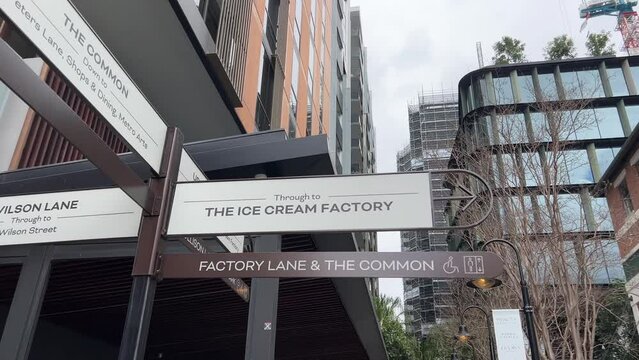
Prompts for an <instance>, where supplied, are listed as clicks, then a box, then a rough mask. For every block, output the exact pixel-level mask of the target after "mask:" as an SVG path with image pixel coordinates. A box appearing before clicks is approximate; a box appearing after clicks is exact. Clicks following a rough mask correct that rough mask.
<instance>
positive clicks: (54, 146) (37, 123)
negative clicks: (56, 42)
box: [17, 69, 129, 169]
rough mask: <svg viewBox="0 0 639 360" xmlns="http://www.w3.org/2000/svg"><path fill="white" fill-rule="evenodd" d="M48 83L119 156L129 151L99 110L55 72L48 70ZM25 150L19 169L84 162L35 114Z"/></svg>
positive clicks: (65, 141) (75, 150)
mask: <svg viewBox="0 0 639 360" xmlns="http://www.w3.org/2000/svg"><path fill="white" fill-rule="evenodd" d="M46 71H47V75H46V83H47V84H48V85H49V86H50V87H51V89H53V91H55V92H56V94H58V96H60V98H61V99H62V100H64V102H66V103H67V104H68V105H69V107H71V108H72V109H73V111H75V112H76V113H77V114H78V115H79V116H80V117H81V118H82V120H83V121H84V122H85V123H87V125H89V127H91V129H93V131H95V133H96V134H98V135H99V136H100V137H101V138H102V140H104V142H105V143H106V144H107V145H109V147H110V148H111V149H113V151H115V152H116V153H124V152H128V151H129V149H128V148H127V147H126V145H125V144H124V142H123V141H122V140H120V138H119V136H118V135H117V134H115V133H114V132H113V131H112V130H111V129H110V128H109V127H108V126H107V124H106V122H105V121H104V119H102V117H101V116H100V115H98V113H97V111H95V109H94V108H93V107H92V106H91V105H90V104H89V103H88V102H87V101H86V100H84V98H82V97H81V96H80V94H78V92H77V91H76V90H75V89H74V88H73V87H71V86H69V85H68V84H67V83H66V82H65V81H64V80H63V79H62V78H61V77H60V76H59V75H58V74H57V73H56V72H55V71H53V70H51V69H48V70H46ZM26 131H28V135H27V137H26V139H25V143H24V148H23V149H22V151H21V154H20V156H19V159H20V160H19V163H18V166H17V168H20V169H21V168H28V167H33V166H41V165H50V164H57V163H61V162H67V161H74V160H81V159H84V155H82V153H80V151H79V150H78V149H76V148H75V146H73V145H72V144H71V143H69V141H68V140H66V139H65V138H63V137H62V135H60V133H58V131H57V130H56V129H54V128H53V127H52V126H51V125H49V123H48V122H47V121H46V120H44V119H43V118H42V117H41V116H40V115H37V114H35V116H34V119H33V122H32V123H31V126H30V127H29V128H28V129H27V130H26Z"/></svg>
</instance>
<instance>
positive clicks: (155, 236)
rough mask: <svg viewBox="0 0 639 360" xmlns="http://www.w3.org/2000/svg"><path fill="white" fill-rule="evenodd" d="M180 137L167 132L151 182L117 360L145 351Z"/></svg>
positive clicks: (175, 132) (131, 359) (139, 357)
mask: <svg viewBox="0 0 639 360" xmlns="http://www.w3.org/2000/svg"><path fill="white" fill-rule="evenodd" d="M182 143H183V136H182V133H181V132H180V131H179V130H178V129H177V128H170V129H169V130H168V131H167V136H166V142H165V149H164V154H163V157H162V166H161V169H160V177H159V178H154V179H151V180H150V183H149V188H150V191H152V192H153V194H155V203H154V204H153V210H152V213H151V214H150V215H148V216H144V217H143V219H142V225H141V227H140V234H139V238H138V247H137V251H136V255H135V261H134V263H133V286H132V289H131V298H130V299H129V306H128V309H127V317H126V322H125V325H124V333H123V334H122V343H121V345H120V355H119V359H120V360H142V359H144V352H145V350H146V340H147V335H148V332H149V323H150V320H151V312H152V310H153V300H154V298H155V288H156V285H157V281H158V278H157V275H158V273H159V262H160V260H161V259H160V258H159V254H160V247H161V242H162V238H163V237H164V236H165V235H166V228H167V225H168V219H169V215H170V213H171V211H170V210H171V201H172V199H173V193H174V190H175V183H176V181H177V178H178V171H179V166H180V155H181V152H182Z"/></svg>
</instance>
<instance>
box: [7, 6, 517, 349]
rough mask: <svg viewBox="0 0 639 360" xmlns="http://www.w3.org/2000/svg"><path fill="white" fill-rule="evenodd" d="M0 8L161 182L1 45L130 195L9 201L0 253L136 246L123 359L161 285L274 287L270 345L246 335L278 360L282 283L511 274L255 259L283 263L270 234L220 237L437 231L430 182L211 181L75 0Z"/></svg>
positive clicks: (68, 133)
mask: <svg viewBox="0 0 639 360" xmlns="http://www.w3.org/2000/svg"><path fill="white" fill-rule="evenodd" d="M0 10H2V13H3V15H4V17H6V18H7V19H9V20H10V21H11V22H12V23H13V24H14V25H15V26H16V28H18V29H19V30H20V31H21V32H22V33H23V34H24V35H25V36H26V38H28V39H29V40H30V41H32V42H33V44H34V46H35V47H36V48H37V49H38V50H39V52H40V53H41V54H42V55H43V56H44V57H45V58H46V59H47V62H48V63H49V64H50V65H52V66H53V67H54V68H56V69H57V71H59V72H60V73H61V74H62V75H63V76H64V77H65V78H66V79H67V80H68V82H69V83H70V84H71V85H72V86H73V87H75V88H76V89H77V90H78V92H79V93H80V94H81V95H82V96H84V98H86V100H87V101H88V102H90V103H91V105H92V106H93V107H94V108H95V109H96V110H97V111H98V112H99V113H100V115H101V116H102V117H103V118H104V119H105V120H106V121H107V122H108V123H109V124H110V126H111V127H112V128H113V129H114V130H115V131H116V132H117V133H119V134H120V135H121V136H122V137H123V139H124V140H125V141H126V143H127V144H128V145H129V147H130V148H131V149H133V150H134V151H135V152H136V153H138V154H139V155H140V156H141V157H142V159H144V161H145V162H146V163H148V165H149V166H150V168H151V169H153V170H154V171H155V174H156V176H154V177H153V178H152V179H150V180H149V181H148V184H147V183H145V182H144V181H143V180H142V179H140V178H139V177H138V176H137V175H136V174H135V173H134V172H133V171H132V170H131V169H130V168H128V167H126V165H124V164H123V163H122V162H121V160H120V159H119V158H118V157H117V155H116V154H114V153H113V151H112V150H111V149H109V148H108V146H107V145H106V144H105V143H104V142H103V141H102V140H101V139H100V138H99V137H97V135H96V134H95V133H94V132H92V131H91V129H90V128H88V126H87V125H86V124H85V123H84V122H83V121H82V119H81V118H79V116H77V114H75V113H74V112H73V110H71V109H70V108H69V107H68V106H67V105H66V104H65V103H64V102H63V101H62V100H61V99H60V98H59V97H58V96H57V95H56V94H55V93H53V92H52V91H51V89H50V88H49V87H48V86H47V85H46V84H44V83H43V82H42V81H41V80H40V79H39V78H38V77H37V76H36V75H35V74H33V72H32V71H31V70H30V69H28V67H27V66H26V65H24V62H23V61H22V59H20V58H19V56H18V55H17V54H16V53H15V52H14V51H13V50H12V49H11V48H10V47H9V45H8V44H7V43H6V42H5V41H3V40H2V39H0V79H1V80H2V81H4V82H5V83H6V84H7V86H8V87H9V88H11V89H12V90H13V91H14V92H15V93H16V94H17V95H18V96H20V97H21V98H22V99H23V100H24V101H25V102H26V103H27V104H28V105H29V106H31V107H32V108H33V110H34V111H35V112H37V113H38V114H40V115H41V116H42V117H43V118H45V119H46V120H47V121H49V122H50V123H51V124H52V126H53V127H55V128H56V129H57V130H58V131H59V132H60V133H61V134H62V135H63V136H64V137H66V138H67V139H68V140H69V141H70V142H71V143H72V144H73V145H74V146H76V147H77V148H78V149H80V151H81V152H82V153H83V154H85V155H86V156H87V158H88V159H89V160H90V161H92V162H93V163H94V164H95V165H96V166H97V167H98V168H99V169H100V170H101V171H103V172H104V173H105V174H107V175H108V176H109V177H110V178H111V179H112V180H113V182H114V183H115V184H117V185H118V186H119V187H120V189H117V188H112V189H98V190H84V191H69V192H60V193H48V194H39V195H24V196H12V197H4V198H0V245H7V244H28V243H38V242H58V241H71V240H85V239H101V238H120V237H134V236H136V235H138V247H137V252H136V256H135V262H134V265H133V277H134V281H133V286H132V290H131V298H130V301H129V305H128V311H127V320H126V324H125V330H124V334H123V340H122V344H121V347H120V359H127V360H128V359H143V358H144V350H145V345H146V336H147V333H148V327H149V321H150V314H151V310H152V308H153V301H154V293H155V287H156V283H157V281H158V278H159V277H158V275H161V276H163V277H166V278H223V279H224V278H227V279H226V280H225V281H227V283H229V285H231V287H232V288H234V289H235V290H236V291H238V290H237V289H239V292H238V293H240V292H241V291H242V289H245V290H246V292H245V295H247V294H248V287H246V285H245V284H244V283H243V282H242V280H240V278H241V277H253V278H272V279H262V280H261V281H257V280H256V281H255V282H254V284H263V285H264V287H263V289H261V290H259V291H258V293H264V294H266V292H269V295H268V296H264V298H266V299H267V300H268V299H270V300H268V301H266V302H263V301H262V302H260V299H259V298H257V297H256V298H253V299H252V300H251V305H250V314H251V315H250V318H251V319H255V321H254V322H255V323H259V322H260V321H261V322H262V324H263V331H269V332H271V333H270V335H269V336H266V337H264V336H261V337H260V336H257V335H259V334H257V333H253V332H251V331H250V330H249V337H250V336H251V335H250V334H253V335H256V336H257V337H256V338H255V339H253V340H250V341H247V346H249V345H250V344H251V345H250V346H251V348H250V349H247V352H246V354H248V356H249V357H251V356H252V355H250V354H253V353H255V354H259V353H260V351H261V349H262V346H270V350H269V354H271V355H270V356H271V357H272V356H273V355H272V354H273V346H274V339H275V335H274V334H275V329H276V320H277V319H275V318H273V319H272V318H269V317H268V316H266V317H264V315H268V314H271V313H273V312H272V311H271V312H268V310H269V309H271V310H275V309H276V308H277V292H278V288H277V287H276V286H271V285H270V284H269V282H270V281H271V280H272V282H276V281H277V279H275V278H279V277H434V278H476V277H495V276H497V275H499V273H500V272H501V271H502V267H503V264H502V262H501V260H500V259H499V258H498V257H497V256H496V255H494V254H492V253H486V252H474V253H458V252H456V253H448V252H443V253H441V252H430V253H375V252H339V253H333V252H305V253H279V252H278V253H269V252H259V251H278V250H279V246H280V241H281V240H280V239H281V237H280V236H279V235H263V236H262V238H263V239H261V241H260V242H257V243H256V249H255V251H256V252H255V253H246V254H245V253H242V250H243V243H244V239H243V237H242V236H222V235H238V234H282V233H316V232H351V231H389V230H424V229H432V228H433V220H432V209H433V206H432V201H433V199H432V198H431V187H430V186H431V185H430V181H431V178H430V174H429V173H426V172H421V173H403V174H374V175H373V174H371V175H357V176H324V177H308V178H290V179H282V178H275V179H259V180H242V181H204V180H206V176H205V174H203V173H202V172H201V171H200V169H199V168H198V167H197V165H196V164H195V163H194V162H193V160H192V159H191V158H190V157H189V155H188V154H187V153H186V152H185V151H184V149H183V148H182V141H183V138H182V136H181V133H180V132H179V130H178V129H176V128H168V127H167V125H166V124H165V123H164V121H163V120H162V119H161V118H160V116H159V114H158V113H157V112H156V111H155V109H154V108H153V106H152V105H151V104H150V103H149V102H148V101H147V100H146V98H145V97H144V95H143V94H142V92H141V91H140V90H139V89H138V88H137V86H136V85H135V83H134V82H133V80H132V79H131V78H130V77H129V76H128V74H127V73H126V71H125V70H124V69H122V68H121V66H120V65H119V63H118V62H117V60H116V59H115V58H114V57H113V55H112V54H111V53H110V51H109V50H108V49H107V48H106V46H105V45H104V44H103V43H102V42H101V40H100V39H99V37H98V36H97V35H96V34H95V33H94V31H93V30H92V29H91V27H90V26H89V25H88V24H87V23H86V22H85V21H84V19H83V17H82V16H81V15H80V14H79V13H78V12H77V11H76V9H75V7H74V6H73V5H72V4H71V3H70V2H69V0H58V1H51V0H0ZM455 171H457V170H455ZM458 172H464V170H459V171H458ZM465 172H467V173H468V171H465ZM177 181H182V182H184V183H180V184H177V185H176V182H177ZM188 181H194V182H188ZM480 181H481V182H483V183H484V184H485V185H486V186H487V184H486V183H485V181H484V180H483V179H480ZM467 192H468V191H467ZM489 192H490V190H489ZM127 195H128V197H127ZM129 197H130V198H129ZM475 198H476V196H475V195H473V194H471V193H470V192H468V194H467V195H462V196H457V197H450V198H443V199H438V201H446V200H462V201H467V204H466V207H467V206H468V205H469V204H471V203H472V202H473V201H474V200H475ZM491 201H492V196H491ZM491 204H492V202H491ZM143 210H144V211H145V213H144V214H143V213H142V211H143ZM486 216H488V214H486ZM140 219H142V220H141V222H140ZM483 219H485V217H484V218H482V220H480V221H479V222H481V221H483ZM479 222H477V223H475V224H472V225H468V226H466V227H470V226H474V225H476V224H478V223H479ZM138 230H139V231H138ZM207 235H212V236H218V240H219V241H220V242H221V243H222V245H223V246H224V247H225V248H226V249H227V250H229V251H230V253H224V254H210V253H209V251H208V250H207V248H206V247H205V246H204V245H203V244H202V242H201V241H200V239H199V238H198V237H201V236H207ZM167 236H172V237H177V238H180V240H181V241H182V242H183V243H184V244H185V245H186V246H187V248H188V249H189V250H190V251H192V252H193V253H194V254H190V255H166V254H165V255H162V258H161V259H160V257H159V255H160V250H161V248H162V246H161V242H162V241H163V240H164V239H166V237H167ZM187 237H188V238H187ZM258 245H259V246H258ZM45 255H46V254H45ZM47 271H48V269H47ZM38 279H39V277H38ZM45 281H46V280H45ZM242 285H244V287H242ZM260 286H262V285H260ZM258 287H259V286H258ZM42 288H44V287H42ZM240 295H242V294H240ZM38 298H39V299H40V301H41V298H42V296H40V297H38ZM37 307H38V308H37V309H36V310H34V311H32V312H30V313H29V312H27V311H20V310H15V309H11V312H12V313H11V314H10V316H12V317H13V318H15V319H18V320H16V322H18V323H20V322H21V321H22V322H24V323H25V324H26V323H27V322H28V323H29V324H30V327H32V328H34V326H35V325H34V324H35V323H34V319H36V320H37V318H38V314H39V305H37ZM33 314H35V315H33ZM497 324H498V322H497V318H495V327H496V328H497ZM254 325H255V324H249V329H250V328H251V327H252V326H253V327H254ZM258 328H259V327H258ZM255 329H257V328H255ZM520 330H521V329H520ZM32 335H33V334H32V333H31V334H30V335H29V334H27V335H26V336H25V338H26V339H27V341H23V342H22V343H21V345H20V349H26V350H24V351H23V350H18V351H12V354H10V356H12V358H14V357H13V356H18V355H16V354H17V353H18V352H24V353H25V354H24V355H25V356H26V355H28V345H25V344H28V343H29V341H28V340H29V338H30V337H32ZM4 339H5V338H4V337H3V341H4V342H3V343H6V344H8V343H9V340H4ZM498 339H499V338H498ZM253 344H257V345H255V346H253ZM9 345H13V344H9ZM498 346H499V341H498ZM5 348H7V346H5ZM13 353H16V354H13ZM25 356H23V357H22V358H24V357H25ZM260 356H264V355H260Z"/></svg>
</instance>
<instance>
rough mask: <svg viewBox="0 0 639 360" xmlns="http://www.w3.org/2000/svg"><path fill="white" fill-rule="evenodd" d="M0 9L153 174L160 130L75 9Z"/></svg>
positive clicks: (34, 3) (62, 0)
mask: <svg viewBox="0 0 639 360" xmlns="http://www.w3.org/2000/svg"><path fill="white" fill-rule="evenodd" d="M0 9H2V11H3V12H4V14H5V15H6V16H7V17H8V18H9V19H10V20H11V21H12V22H13V23H14V24H15V25H16V26H17V27H18V28H19V29H20V30H21V31H22V32H23V33H24V34H25V35H26V36H27V38H29V39H30V40H31V41H32V42H33V44H34V45H35V46H36V47H37V48H38V49H39V50H40V52H41V53H42V54H43V55H44V56H45V57H46V58H47V59H48V60H49V63H50V64H51V65H53V66H55V67H56V68H57V69H58V70H59V71H60V72H61V73H62V74H63V75H64V76H65V77H66V78H67V79H68V80H69V81H70V82H71V84H73V86H75V87H76V88H77V89H78V91H79V92H80V93H81V94H82V95H83V96H84V97H85V98H86V99H87V100H88V101H89V102H90V103H91V104H92V105H93V106H94V107H95V108H96V110H98V111H99V112H100V114H101V115H102V116H103V117H104V119H105V120H106V121H107V122H108V123H109V124H111V126H113V128H114V129H115V130H116V131H117V132H118V133H119V134H120V135H121V136H122V137H123V138H124V139H125V140H126V142H127V143H128V144H129V145H130V147H131V148H132V149H133V150H135V151H136V152H137V153H138V154H140V156H142V158H143V159H144V160H145V161H146V162H147V163H148V164H149V165H150V166H151V167H152V168H153V169H154V170H155V171H156V172H158V171H159V169H160V162H161V160H162V150H163V147H164V140H165V136H166V130H167V126H166V124H165V123H164V122H163V121H162V119H161V118H160V116H159V115H158V114H157V112H156V111H155V110H154V109H153V108H152V107H151V105H150V104H149V102H148V101H147V100H146V98H145V97H144V95H143V94H142V93H141V92H140V90H139V89H138V88H137V87H136V85H135V84H134V83H133V81H132V80H131V78H130V77H129V76H128V75H127V74H126V72H125V71H124V70H123V69H122V68H121V67H120V65H119V64H118V62H117V61H116V60H115V58H114V57H113V56H112V55H111V53H110V52H109V50H108V49H107V48H106V47H105V46H104V45H103V44H102V42H101V41H100V39H99V38H98V37H97V36H96V34H95V33H94V32H93V30H92V29H91V28H90V27H89V25H88V24H87V23H86V22H85V21H84V19H83V18H82V17H81V16H80V14H78V12H77V11H76V10H75V8H74V7H73V6H72V5H71V4H70V3H69V2H68V1H67V0H19V1H18V0H0Z"/></svg>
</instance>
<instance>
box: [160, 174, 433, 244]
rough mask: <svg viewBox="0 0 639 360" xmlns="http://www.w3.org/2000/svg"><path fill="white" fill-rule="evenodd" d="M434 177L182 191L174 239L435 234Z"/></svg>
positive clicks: (208, 185) (273, 182)
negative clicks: (413, 231) (394, 232)
mask: <svg viewBox="0 0 639 360" xmlns="http://www.w3.org/2000/svg"><path fill="white" fill-rule="evenodd" d="M431 201H432V199H431V190H430V174H428V173H404V174H374V175H354V176H322V177H306V178H283V179H282V178H278V179H264V180H240V181H208V182H205V183H182V184H178V185H177V188H176V192H175V198H174V200H173V208H172V211H171V219H170V221H169V229H168V234H169V235H173V236H178V235H198V236H199V235H210V234H263V233H295V232H298V233H299V232H304V233H312V232H350V231H388V230H411V229H427V228H432V226H433V221H432V210H431V209H432V202H431Z"/></svg>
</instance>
